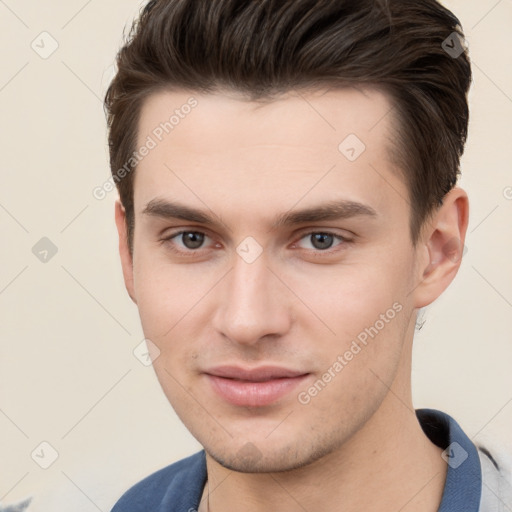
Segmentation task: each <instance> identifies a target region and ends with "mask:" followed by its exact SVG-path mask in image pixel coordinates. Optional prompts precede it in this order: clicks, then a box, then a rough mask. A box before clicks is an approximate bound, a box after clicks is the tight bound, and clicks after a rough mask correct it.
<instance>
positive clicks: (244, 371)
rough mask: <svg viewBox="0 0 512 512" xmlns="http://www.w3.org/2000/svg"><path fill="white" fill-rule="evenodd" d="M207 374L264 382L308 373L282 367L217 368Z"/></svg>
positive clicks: (207, 371)
mask: <svg viewBox="0 0 512 512" xmlns="http://www.w3.org/2000/svg"><path fill="white" fill-rule="evenodd" d="M205 373H207V374H208V375H213V376H215V377H224V378H226V379H237V380H247V381H253V382H264V381H266V380H272V379H282V378H291V377H298V376H300V375H306V373H307V372H303V371H300V370H292V369H289V368H283V367H281V366H260V367H258V368H242V367H241V366H216V367H214V368H210V369H209V370H206V371H205Z"/></svg>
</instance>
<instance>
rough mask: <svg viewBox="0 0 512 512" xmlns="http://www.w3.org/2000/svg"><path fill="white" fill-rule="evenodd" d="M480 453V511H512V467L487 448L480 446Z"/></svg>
mask: <svg viewBox="0 0 512 512" xmlns="http://www.w3.org/2000/svg"><path fill="white" fill-rule="evenodd" d="M495 453H496V452H495ZM478 455H479V457H480V464H481V466H482V496H481V499H480V512H512V476H511V470H512V468H511V467H508V466H507V465H506V464H505V463H504V461H503V460H495V459H494V456H493V455H491V454H490V453H489V452H488V451H487V450H486V449H485V448H482V447H478Z"/></svg>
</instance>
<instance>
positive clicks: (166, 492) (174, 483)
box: [111, 450, 206, 512]
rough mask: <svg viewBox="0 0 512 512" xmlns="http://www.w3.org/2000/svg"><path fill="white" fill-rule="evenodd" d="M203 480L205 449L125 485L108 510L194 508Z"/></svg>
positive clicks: (157, 511) (141, 511)
mask: <svg viewBox="0 0 512 512" xmlns="http://www.w3.org/2000/svg"><path fill="white" fill-rule="evenodd" d="M205 481H206V459H205V453H204V450H202V451H200V452H198V453H195V454H194V455H191V456H190V457H187V458H185V459H182V460H179V461H178V462H175V463H173V464H170V465H169V466H166V467H165V468H162V469H160V470H158V471H156V472H155V473H152V474H151V475H149V476H147V477H146V478H144V479H143V480H141V481H140V482H138V483H137V484H135V485H134V486H133V487H131V488H130V489H128V490H127V491H126V492H125V493H124V494H123V495H122V496H121V498H120V499H119V500H118V501H117V503H116V504H115V505H114V507H113V508H112V510H111V512H147V511H148V510H151V511H152V512H161V511H165V512H172V511H174V510H176V511H178V510H188V509H194V508H195V507H196V505H197V504H198V503H199V499H200V497H201V494H202V490H203V487H204V483H205Z"/></svg>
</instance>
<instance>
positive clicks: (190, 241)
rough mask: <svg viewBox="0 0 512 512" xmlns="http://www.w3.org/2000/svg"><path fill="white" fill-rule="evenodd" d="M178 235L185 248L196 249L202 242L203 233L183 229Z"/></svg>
mask: <svg viewBox="0 0 512 512" xmlns="http://www.w3.org/2000/svg"><path fill="white" fill-rule="evenodd" d="M180 236H181V242H182V243H183V245H184V246H185V247H186V248H187V249H198V248H199V247H201V245H202V244H203V242H204V233H200V232H198V231H183V232H182V233H180Z"/></svg>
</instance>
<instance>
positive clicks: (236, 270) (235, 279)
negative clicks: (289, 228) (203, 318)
mask: <svg viewBox="0 0 512 512" xmlns="http://www.w3.org/2000/svg"><path fill="white" fill-rule="evenodd" d="M220 284H221V286H222V293H220V294H219V299H220V300H219V303H218V307H217V309H216V312H215V316H214V319H213V325H214V327H215V329H217V332H219V333H220V334H221V335H223V336H224V337H226V338H228V339H229V340H231V341H232V342H235V343H239V344H245V345H254V344H257V343H258V341H259V340H261V339H262V338H264V337H267V339H268V338H278V337H279V336H282V335H283V334H285V333H286V332H287V331H288V330H289V329H290V326H291V320H292V318H291V317H292V315H291V304H292V301H291V298H290V295H289V294H290V292H289V291H288V290H287V289H286V287H285V285H284V284H283V282H282V281H281V280H280V279H279V278H278V277H277V276H276V275H275V271H273V270H271V269H270V268H269V265H268V261H267V258H266V257H265V253H263V254H261V255H260V257H259V258H258V259H256V260H255V261H253V262H252V263H248V262H246V261H245V260H244V259H243V258H241V257H240V256H238V255H237V254H235V256H234V262H233V268H232V269H231V271H230V272H229V273H228V274H227V275H226V277H225V278H224V279H223V280H222V283H220Z"/></svg>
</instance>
